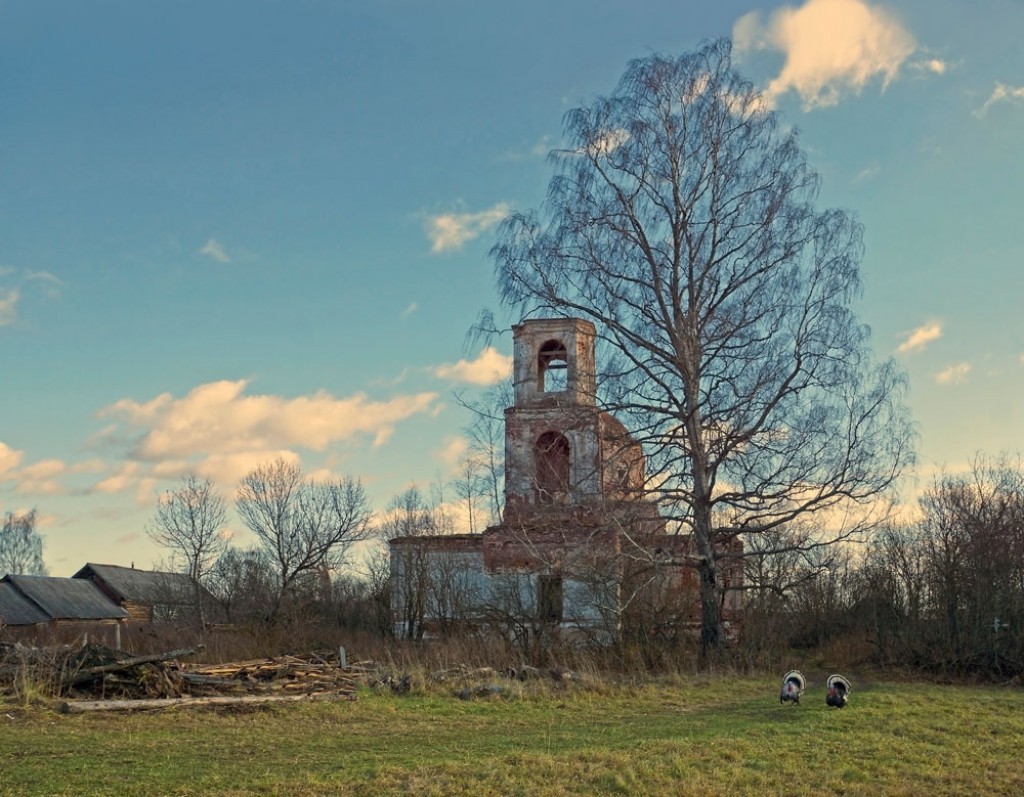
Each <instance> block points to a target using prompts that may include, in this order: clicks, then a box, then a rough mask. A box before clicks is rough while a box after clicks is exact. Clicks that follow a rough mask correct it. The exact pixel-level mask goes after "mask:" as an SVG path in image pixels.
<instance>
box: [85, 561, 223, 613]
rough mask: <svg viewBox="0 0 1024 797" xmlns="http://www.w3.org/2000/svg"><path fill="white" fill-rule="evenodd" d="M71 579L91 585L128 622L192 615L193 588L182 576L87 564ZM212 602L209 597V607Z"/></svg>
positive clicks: (193, 602) (180, 574)
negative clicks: (119, 608)
mask: <svg viewBox="0 0 1024 797" xmlns="http://www.w3.org/2000/svg"><path fill="white" fill-rule="evenodd" d="M71 578H72V579H73V580H80V581H85V582H89V583H92V584H94V585H95V586H96V587H97V588H98V589H99V590H100V591H101V592H102V593H103V594H104V595H105V596H106V597H107V599H108V600H109V601H110V602H112V603H113V604H115V605H117V606H119V607H121V608H122V609H123V610H124V611H125V612H127V614H128V619H129V621H131V622H141V623H152V622H155V621H168V620H179V619H182V618H183V617H186V616H189V615H191V614H194V609H195V586H194V585H193V584H192V580H191V579H190V578H189V577H188V576H187V575H185V574H184V573H162V572H159V571H155V570H136V569H135V568H134V567H121V566H119V565H101V564H93V563H89V564H86V565H85V567H83V568H82V569H81V570H79V571H78V572H77V573H75V574H74V575H73V576H72V577H71ZM213 602H214V601H213V597H212V596H210V597H209V600H208V604H209V605H212V604H213Z"/></svg>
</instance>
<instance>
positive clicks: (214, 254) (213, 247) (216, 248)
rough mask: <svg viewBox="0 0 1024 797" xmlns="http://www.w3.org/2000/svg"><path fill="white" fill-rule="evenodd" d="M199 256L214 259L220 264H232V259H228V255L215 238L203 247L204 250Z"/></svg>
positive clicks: (201, 250)
mask: <svg viewBox="0 0 1024 797" xmlns="http://www.w3.org/2000/svg"><path fill="white" fill-rule="evenodd" d="M199 254H201V255H206V256H207V257H210V258H213V259H214V260H216V261H217V262H218V263H230V262H231V258H230V257H228V253H227V252H226V251H224V247H223V246H222V245H221V244H220V243H218V242H217V240H216V239H214V238H211V239H210V240H209V241H207V242H206V243H205V244H204V245H203V248H202V249H200V250H199Z"/></svg>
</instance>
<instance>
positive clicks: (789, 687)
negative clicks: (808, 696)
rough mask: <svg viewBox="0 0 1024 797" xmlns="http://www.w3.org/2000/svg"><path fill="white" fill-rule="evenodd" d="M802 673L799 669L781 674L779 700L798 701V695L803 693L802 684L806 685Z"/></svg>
mask: <svg viewBox="0 0 1024 797" xmlns="http://www.w3.org/2000/svg"><path fill="white" fill-rule="evenodd" d="M806 683H807V682H806V681H805V680H804V676H803V673H801V672H800V671H799V670H790V671H789V672H787V673H786V674H785V675H783V676H782V691H781V692H780V693H779V702H780V703H786V702H787V701H791V702H793V703H799V702H800V695H802V694H803V693H804V686H805V685H806Z"/></svg>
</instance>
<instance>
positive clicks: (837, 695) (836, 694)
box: [825, 675, 850, 708]
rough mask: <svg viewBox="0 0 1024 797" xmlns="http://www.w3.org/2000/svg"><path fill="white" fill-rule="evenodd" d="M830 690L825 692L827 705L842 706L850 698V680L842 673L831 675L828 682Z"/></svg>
mask: <svg viewBox="0 0 1024 797" xmlns="http://www.w3.org/2000/svg"><path fill="white" fill-rule="evenodd" d="M826 686H828V692H827V693H826V694H825V705H827V706H832V707H833V708H842V707H843V706H845V705H846V701H847V700H849V699H850V682H849V681H847V680H846V679H845V678H844V677H843V676H841V675H830V676H829V677H828V681H827V682H826Z"/></svg>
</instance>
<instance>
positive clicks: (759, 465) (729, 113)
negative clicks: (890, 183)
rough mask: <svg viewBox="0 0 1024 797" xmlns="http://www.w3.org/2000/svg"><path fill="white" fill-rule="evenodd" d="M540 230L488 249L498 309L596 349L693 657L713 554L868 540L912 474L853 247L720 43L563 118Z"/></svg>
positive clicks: (535, 216) (907, 436)
mask: <svg viewBox="0 0 1024 797" xmlns="http://www.w3.org/2000/svg"><path fill="white" fill-rule="evenodd" d="M565 133H566V139H567V147H566V148H565V149H562V150H560V151H556V152H554V153H552V156H551V160H552V163H553V166H554V176H553V177H552V179H551V182H550V185H549V189H548V199H547V203H546V205H545V206H544V207H543V208H542V210H541V211H539V212H538V211H533V212H526V213H517V214H514V215H512V216H510V217H509V218H508V219H506V221H505V222H504V224H503V226H502V228H501V230H500V232H499V237H498V241H497V243H496V244H495V246H494V248H493V250H492V256H493V257H494V260H495V266H496V273H497V281H498V286H499V289H500V294H501V298H502V301H503V303H504V304H505V306H506V307H508V308H509V309H512V310H515V311H518V312H520V313H523V314H526V315H537V316H545V315H547V316H577V317H583V318H587V319H589V320H591V321H593V322H594V323H595V325H596V326H597V328H598V333H599V335H600V342H599V346H600V350H601V352H602V355H601V356H602V365H601V371H602V373H601V374H600V375H599V376H600V378H599V384H600V385H601V387H600V391H601V393H602V395H601V396H600V397H599V399H600V401H601V403H602V405H603V406H604V407H605V408H606V409H609V410H611V411H613V412H615V413H616V414H617V415H618V416H619V418H620V419H621V420H623V421H624V422H626V423H627V425H628V426H629V427H630V428H631V430H632V431H633V432H634V434H635V435H636V437H637V439H638V440H639V441H640V442H641V443H642V444H643V446H644V448H645V450H646V453H647V456H648V463H649V471H650V472H651V473H652V479H651V485H650V489H651V492H652V494H653V495H656V496H658V497H659V498H661V499H662V500H663V506H665V507H666V511H668V512H672V513H673V515H672V518H671V520H672V522H673V523H674V524H675V527H676V528H678V529H679V530H680V531H688V532H691V533H692V534H693V538H694V542H695V547H696V551H697V554H698V561H699V572H700V584H701V609H702V629H701V643H702V649H703V650H704V651H705V652H708V651H709V650H710V649H713V648H715V647H717V646H719V645H720V644H721V643H722V641H723V626H722V614H721V605H722V595H723V593H722V590H723V587H724V585H723V583H722V579H721V577H720V568H719V556H721V555H722V554H721V550H720V548H719V546H718V543H720V542H726V541H728V540H729V539H731V538H733V537H736V536H738V535H754V534H760V533H763V532H769V531H772V530H776V529H780V528H782V527H784V526H785V524H788V523H792V522H793V521H796V520H797V519H800V520H801V521H806V520H807V519H808V517H809V516H811V515H814V516H817V517H819V518H820V519H819V520H818V521H817V522H818V524H819V525H818V528H819V531H820V533H818V534H815V535H813V537H811V538H807V539H805V540H804V544H807V545H819V544H821V543H822V542H827V541H828V540H830V539H831V540H834V539H839V538H843V537H846V536H848V535H850V534H853V533H855V532H857V531H858V530H861V529H863V528H864V527H865V525H866V524H867V523H869V522H870V520H869V519H868V517H869V515H870V513H869V512H868V511H867V510H868V508H869V507H871V506H874V505H877V502H878V500H879V499H881V498H883V497H884V496H885V495H886V493H887V492H888V491H889V490H891V489H892V488H893V487H894V485H895V483H896V481H897V479H898V477H899V475H900V473H901V470H902V469H903V468H904V466H905V465H906V464H907V463H908V461H909V460H910V459H911V458H912V445H911V443H912V429H911V425H910V422H909V420H908V417H907V413H906V410H905V406H904V403H903V395H904V378H903V376H902V374H901V373H900V371H899V370H898V369H897V368H896V367H895V365H894V364H893V362H892V361H891V360H890V361H884V362H881V363H875V362H873V361H872V357H871V354H870V346H869V332H868V329H867V328H866V327H865V326H864V325H863V324H862V323H860V322H859V321H858V319H857V317H856V315H855V313H854V310H853V309H852V303H853V301H854V300H855V299H856V298H857V297H858V294H859V292H860V282H859V263H860V259H861V255H862V248H863V247H862V230H861V225H860V223H859V222H858V221H857V219H856V218H855V217H854V216H853V215H852V214H851V213H849V212H846V211H843V210H832V209H826V210H818V209H817V208H816V203H817V199H818V186H819V180H818V176H817V174H816V173H815V172H814V170H813V169H812V168H811V167H810V166H809V165H808V162H807V159H806V156H805V154H804V153H803V151H802V150H801V148H800V146H799V145H798V141H797V135H796V133H795V132H794V131H792V130H787V129H785V128H782V127H781V126H780V125H779V123H778V121H777V119H776V116H775V114H774V113H773V112H771V111H770V110H768V109H767V108H766V107H765V103H764V100H763V98H762V96H761V95H760V94H759V93H758V92H757V91H756V90H755V89H754V87H753V86H752V85H751V84H750V83H749V82H747V81H745V80H744V79H743V78H742V77H741V76H740V75H739V74H738V72H737V71H736V70H735V69H734V67H733V65H732V62H731V46H730V43H729V42H728V41H726V40H721V41H715V42H711V43H708V44H705V45H704V46H702V47H701V48H700V49H699V50H697V51H696V52H693V53H689V54H685V55H682V56H679V57H664V56H659V55H654V56H650V57H647V58H644V59H641V60H636V61H633V62H632V63H630V64H629V66H628V68H627V69H626V71H625V73H624V74H623V76H622V78H621V80H620V82H619V84H618V87H617V88H616V89H615V91H614V92H613V93H612V94H610V95H609V96H607V97H601V98H598V99H596V100H595V101H593V102H592V103H591V104H590V105H589V106H586V107H581V108H577V109H575V110H573V111H570V112H569V113H568V114H567V115H566V117H565Z"/></svg>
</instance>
